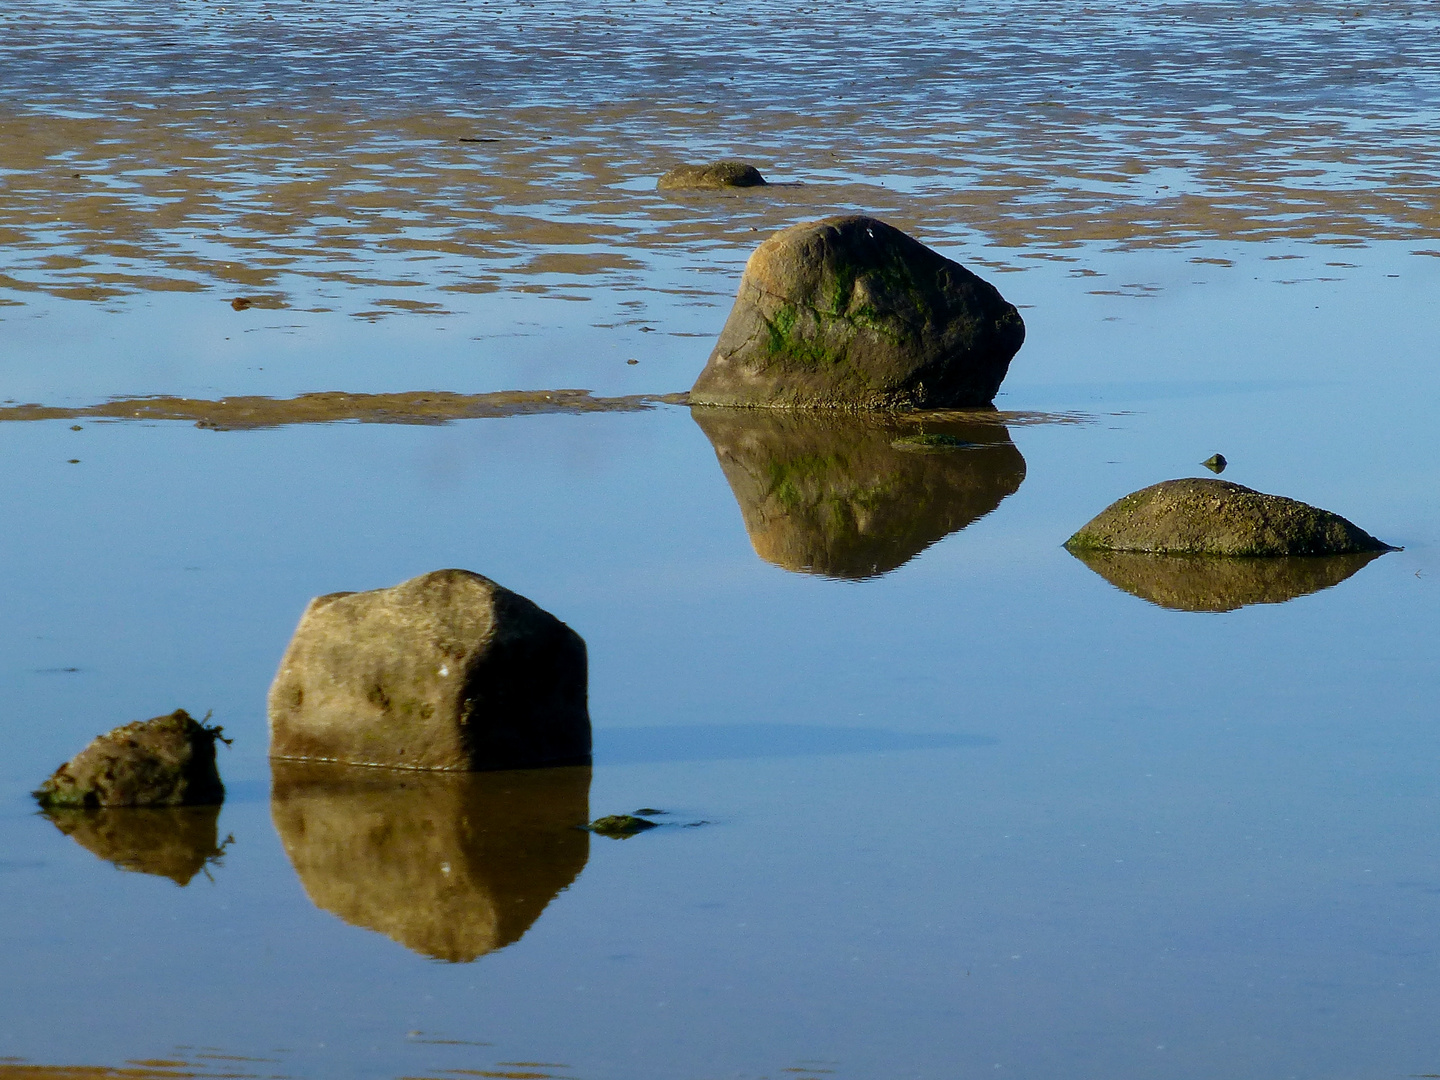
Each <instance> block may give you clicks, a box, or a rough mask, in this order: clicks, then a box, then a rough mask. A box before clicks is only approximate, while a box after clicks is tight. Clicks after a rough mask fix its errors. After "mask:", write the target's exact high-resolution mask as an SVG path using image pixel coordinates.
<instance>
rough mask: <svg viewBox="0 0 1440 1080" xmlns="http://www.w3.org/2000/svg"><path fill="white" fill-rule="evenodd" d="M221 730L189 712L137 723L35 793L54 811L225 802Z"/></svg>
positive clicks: (95, 744)
mask: <svg viewBox="0 0 1440 1080" xmlns="http://www.w3.org/2000/svg"><path fill="white" fill-rule="evenodd" d="M217 739H220V740H222V741H225V740H224V735H223V733H222V731H221V729H220V728H219V727H210V726H208V725H206V724H203V723H201V722H200V721H198V720H196V719H195V718H194V717H192V716H191V715H190V714H189V713H187V712H186V711H185V710H184V709H176V710H175V711H174V712H173V713H171V714H170V715H169V716H157V717H155V718H154V719H151V720H136V721H134V722H133V723H130V724H125V725H124V726H122V727H118V728H116V729H115V730H113V731H109V732H106V733H105V734H104V735H101V736H99V737H98V738H96V739H94V740H93V741H92V742H91V743H90V745H89V746H87V747H85V749H84V750H81V751H80V753H78V754H76V755H75V756H74V757H73V758H71V759H70V760H69V761H67V762H66V763H65V764H64V765H61V766H60V767H59V768H58V769H56V770H55V773H54V775H52V776H51V777H50V779H48V780H46V781H45V783H43V784H41V785H40V788H39V789H38V790H37V791H36V792H35V793H34V795H35V798H36V799H37V800H39V802H40V805H41V806H44V807H47V808H51V807H100V806H112V807H113V806H199V805H208V804H214V803H220V802H223V801H224V799H225V785H224V784H222V783H221V782H220V773H219V771H218V770H217V769H216V767H215V740H217Z"/></svg>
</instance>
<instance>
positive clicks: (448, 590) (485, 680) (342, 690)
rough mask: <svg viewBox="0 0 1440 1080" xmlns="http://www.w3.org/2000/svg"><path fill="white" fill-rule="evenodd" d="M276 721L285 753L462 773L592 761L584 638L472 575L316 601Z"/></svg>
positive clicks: (299, 631) (280, 682)
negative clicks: (465, 771)
mask: <svg viewBox="0 0 1440 1080" xmlns="http://www.w3.org/2000/svg"><path fill="white" fill-rule="evenodd" d="M269 713H270V756H271V757H275V758H302V759H311V760H319V761H337V762H346V763H348V764H352V765H385V766H391V767H395V768H406V769H458V770H472V769H513V768H530V767H534V766H541V765H560V764H575V763H581V762H588V761H589V760H590V716H589V712H588V706H587V686H586V655H585V642H584V640H583V639H582V638H581V637H580V635H579V634H577V633H575V631H574V630H571V629H570V627H568V626H566V625H565V624H564V623H562V622H561V621H560V620H559V619H557V618H555V616H553V615H551V614H550V613H549V612H547V611H544V610H542V609H541V608H539V607H537V606H536V605H535V604H533V603H532V602H531V601H529V600H527V599H525V597H523V596H520V595H518V594H516V593H513V592H511V591H510V590H509V589H506V588H502V587H501V586H499V585H497V584H495V582H493V581H491V580H490V579H489V578H485V577H481V576H480V575H479V574H472V573H470V572H469V571H467V570H436V571H434V572H433V573H429V574H424V575H422V576H420V577H417V578H412V579H411V580H409V581H406V582H403V583H402V584H400V585H396V586H394V587H393V588H389V589H375V590H372V591H370V592H359V593H332V594H331V595H329V596H320V597H317V598H315V599H314V600H312V601H310V605H309V606H308V607H307V608H306V609H305V613H304V615H303V616H301V619H300V625H299V626H298V627H297V628H296V630H295V636H294V637H293V638H292V639H291V641H290V645H289V647H288V648H287V649H286V650H285V655H284V657H283V658H282V659H281V661H280V670H279V672H278V673H277V674H276V676H275V681H274V683H273V684H272V685H271V687H270V700H269Z"/></svg>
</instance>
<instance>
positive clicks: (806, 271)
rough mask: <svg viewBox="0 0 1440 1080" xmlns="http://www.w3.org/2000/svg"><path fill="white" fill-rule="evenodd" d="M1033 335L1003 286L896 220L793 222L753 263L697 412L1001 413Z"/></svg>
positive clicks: (697, 389)
mask: <svg viewBox="0 0 1440 1080" xmlns="http://www.w3.org/2000/svg"><path fill="white" fill-rule="evenodd" d="M1024 340H1025V324H1024V322H1023V321H1022V320H1021V318H1020V313H1019V312H1018V311H1016V309H1015V306H1014V305H1013V304H1011V303H1009V302H1008V301H1006V300H1005V298H1004V297H1003V296H1001V295H1000V293H999V291H998V290H997V289H996V288H995V287H994V286H993V285H991V284H989V283H988V282H986V281H983V280H982V279H981V278H979V277H977V276H976V275H975V274H973V273H971V272H970V271H969V270H967V269H965V267H963V266H961V265H960V264H959V263H957V262H953V261H951V260H950V259H947V258H945V257H944V256H943V255H941V254H939V253H938V252H935V251H932V250H931V249H930V248H928V247H926V246H925V245H924V244H922V243H920V242H919V241H918V240H915V239H913V238H912V237H909V236H907V235H905V234H904V233H903V232H901V231H900V230H899V229H896V228H894V227H893V226H891V225H887V224H885V223H884V222H883V221H878V220H876V219H875V218H869V217H837V218H827V219H825V220H823V221H815V222H808V223H805V224H802V225H794V226H791V227H790V228H788V229H784V230H782V231H781V232H778V233H776V234H775V235H774V236H772V237H770V238H769V239H768V240H766V241H765V242H764V243H763V244H761V245H760V246H759V247H758V248H756V249H755V252H754V253H753V254H752V255H751V256H750V260H749V262H748V263H746V266H745V273H744V276H743V277H742V278H741V281H740V289H739V293H738V294H737V296H736V299H735V306H734V308H733V309H732V310H731V312H730V316H729V318H728V319H727V320H726V322H725V327H724V329H723V330H721V332H720V337H719V340H718V341H717V342H716V345H715V349H714V351H713V352H712V353H711V354H710V360H709V362H708V363H707V364H706V366H705V370H704V371H702V372H701V373H700V377H699V378H698V379H697V380H696V381H695V385H694V387H693V388H692V389H691V391H690V402H691V404H694V405H739V406H750V407H770V408H833V409H888V408H928V409H942V408H968V407H974V406H982V405H988V404H989V403H990V402H991V401H992V400H993V399H994V397H995V393H996V391H998V390H999V389H1000V383H1001V381H1002V380H1003V379H1004V378H1005V373H1006V372H1007V371H1008V370H1009V366H1010V360H1011V358H1012V357H1013V356H1014V355H1015V353H1016V352H1017V351H1018V350H1019V348H1020V346H1021V344H1022V343H1023V342H1024Z"/></svg>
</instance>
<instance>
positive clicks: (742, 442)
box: [691, 408, 1025, 579]
mask: <svg viewBox="0 0 1440 1080" xmlns="http://www.w3.org/2000/svg"><path fill="white" fill-rule="evenodd" d="M691 415H693V416H694V418H695V422H696V423H697V424H699V425H700V428H701V430H702V431H704V432H705V434H706V436H707V437H708V438H709V439H710V442H711V443H712V444H714V447H715V456H716V457H717V458H719V460H720V468H721V469H723V470H724V472H725V478H726V479H727V480H728V481H730V489H731V490H732V491H733V492H734V493H735V501H736V502H738V503H739V504H740V513H741V514H742V515H743V516H744V518H745V529H746V531H747V532H749V534H750V542H751V543H752V544H754V545H755V553H756V554H757V555H759V556H760V557H761V558H762V559H765V560H766V561H767V562H772V563H775V564H776V565H778V566H783V567H784V568H785V569H787V570H798V571H802V572H804V573H811V574H824V575H826V576H829V577H837V578H855V579H859V578H868V577H875V576H877V575H879V574H884V573H887V572H888V571H890V570H893V569H895V568H896V567H897V566H900V565H902V564H903V563H905V562H907V561H909V560H910V559H911V558H913V557H914V556H915V555H917V554H919V553H920V552H921V551H923V550H924V549H925V548H927V547H929V546H930V545H931V544H933V543H935V541H937V540H939V539H941V538H942V537H944V536H948V535H949V534H950V533H953V532H957V531H959V530H960V529H963V528H965V526H967V525H969V524H970V523H971V522H972V521H975V520H976V519H977V518H980V517H983V516H984V515H985V514H988V513H989V512H990V511H991V510H994V509H995V507H997V506H999V505H1000V501H1001V500H1002V499H1004V498H1005V496H1007V495H1010V494H1012V493H1013V492H1014V491H1015V490H1016V489H1017V488H1019V486H1020V482H1021V481H1022V480H1024V479H1025V459H1024V458H1023V457H1021V456H1020V451H1019V450H1018V449H1016V447H1015V444H1014V443H1012V442H1011V441H1010V434H1009V432H1008V431H1007V430H1006V429H1005V427H1004V425H1002V424H999V423H995V424H990V423H979V422H964V421H955V420H949V421H941V420H928V419H927V420H925V421H924V422H923V423H921V422H917V421H916V420H914V419H911V420H905V419H902V418H899V417H895V416H890V415H883V414H881V415H861V416H856V415H841V414H836V413H822V412H811V411H804V412H800V411H796V412H791V411H788V410H786V411H783V412H782V411H779V410H770V409H764V410H761V409H703V408H696V409H692V410H691Z"/></svg>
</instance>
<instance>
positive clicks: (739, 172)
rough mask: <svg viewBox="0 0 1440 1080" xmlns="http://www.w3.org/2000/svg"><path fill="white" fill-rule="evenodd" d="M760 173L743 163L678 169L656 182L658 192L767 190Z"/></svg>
mask: <svg viewBox="0 0 1440 1080" xmlns="http://www.w3.org/2000/svg"><path fill="white" fill-rule="evenodd" d="M764 186H765V177H763V176H761V175H760V170H759V169H757V168H755V166H754V165H750V164H748V163H746V162H744V161H714V162H711V163H710V164H708V165H676V166H675V167H674V168H673V169H671V170H670V171H669V172H667V173H666V174H665V175H664V176H662V177H660V179H659V180H658V181H657V182H656V184H655V187H656V189H657V190H659V191H716V190H719V189H721V188H746V187H764Z"/></svg>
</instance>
